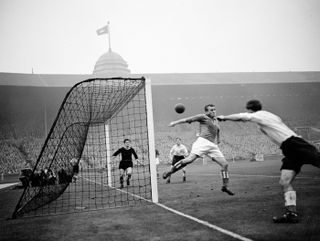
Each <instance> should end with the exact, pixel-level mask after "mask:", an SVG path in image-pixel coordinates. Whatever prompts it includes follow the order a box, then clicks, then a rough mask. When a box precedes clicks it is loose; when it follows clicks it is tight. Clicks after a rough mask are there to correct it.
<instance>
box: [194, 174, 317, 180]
mask: <svg viewBox="0 0 320 241" xmlns="http://www.w3.org/2000/svg"><path fill="white" fill-rule="evenodd" d="M197 175H198V176H220V174H215V173H212V174H209V173H203V174H201V173H199V174H197ZM229 176H230V177H232V176H234V177H269V178H280V174H279V176H272V175H263V174H235V173H231V174H229ZM295 179H320V177H295Z"/></svg>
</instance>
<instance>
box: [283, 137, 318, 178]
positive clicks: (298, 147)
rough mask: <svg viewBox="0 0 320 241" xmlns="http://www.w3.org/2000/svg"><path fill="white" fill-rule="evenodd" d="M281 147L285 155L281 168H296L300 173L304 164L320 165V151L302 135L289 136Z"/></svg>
mask: <svg viewBox="0 0 320 241" xmlns="http://www.w3.org/2000/svg"><path fill="white" fill-rule="evenodd" d="M280 149H281V150H282V153H283V155H284V158H283V159H282V166H281V170H282V169H287V170H294V171H295V172H296V173H297V174H298V173H299V172H300V170H301V167H302V166H303V165H304V164H310V165H314V166H316V167H320V152H319V151H318V150H317V148H316V147H315V146H313V145H311V144H310V143H308V142H307V141H305V140H304V139H302V138H300V137H295V136H292V137H290V138H288V139H287V140H285V141H284V142H283V143H282V144H281V147H280Z"/></svg>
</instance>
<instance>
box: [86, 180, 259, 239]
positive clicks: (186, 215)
mask: <svg viewBox="0 0 320 241" xmlns="http://www.w3.org/2000/svg"><path fill="white" fill-rule="evenodd" d="M83 179H85V180H87V181H89V182H93V183H96V184H99V185H102V186H104V187H109V188H110V186H108V185H105V184H103V183H98V182H96V181H93V180H90V179H88V178H84V177H83ZM111 188H114V189H116V190H118V191H120V192H124V193H128V194H130V195H132V196H134V197H137V198H140V199H142V200H144V201H147V202H150V203H153V204H155V205H157V206H158V207H161V208H163V209H165V210H167V211H169V212H172V213H174V214H177V215H179V216H182V217H184V218H187V219H190V220H192V221H194V222H197V223H199V224H202V225H204V226H206V227H208V228H210V229H214V230H216V231H218V232H221V233H223V234H226V235H228V236H231V237H233V238H235V239H238V240H241V241H253V240H252V239H249V238H246V237H243V236H241V235H239V234H237V233H234V232H231V231H229V230H226V229H223V228H220V227H219V226H216V225H214V224H211V223H209V222H207V221H203V220H201V219H198V218H196V217H193V216H191V215H188V214H185V213H183V212H180V211H178V210H175V209H173V208H170V207H168V206H166V205H164V204H161V203H154V202H152V201H151V200H149V199H146V198H144V197H141V196H139V195H136V194H133V193H130V192H127V191H125V190H121V189H118V188H115V187H111Z"/></svg>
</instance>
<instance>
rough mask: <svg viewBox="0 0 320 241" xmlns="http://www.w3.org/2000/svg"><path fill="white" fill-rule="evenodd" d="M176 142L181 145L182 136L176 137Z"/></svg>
mask: <svg viewBox="0 0 320 241" xmlns="http://www.w3.org/2000/svg"><path fill="white" fill-rule="evenodd" d="M176 143H177V145H180V144H181V138H180V137H177V138H176Z"/></svg>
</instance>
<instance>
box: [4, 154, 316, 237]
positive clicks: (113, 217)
mask: <svg viewBox="0 0 320 241" xmlns="http://www.w3.org/2000/svg"><path fill="white" fill-rule="evenodd" d="M280 159H281V158H279V157H278V158H273V159H272V160H266V161H264V162H249V161H241V162H236V163H230V164H229V170H230V189H231V190H232V191H234V192H235V193H236V195H235V196H228V195H227V194H225V193H222V192H221V191H220V188H221V178H220V171H219V167H218V166H217V165H216V164H215V163H210V162H209V163H208V165H202V163H201V162H196V163H194V164H191V165H189V166H187V182H186V183H183V182H182V173H179V172H178V173H176V174H174V175H173V176H172V178H171V184H165V181H164V180H162V179H159V180H158V181H159V182H158V188H159V202H160V203H161V204H163V205H165V207H169V208H172V209H174V210H177V211H180V212H181V213H183V214H186V215H189V216H191V217H194V218H197V219H199V220H202V221H205V222H207V223H209V224H211V225H213V226H216V227H219V228H221V229H223V230H227V231H230V232H232V233H235V234H238V235H240V237H243V238H248V239H251V240H310V241H311V240H312V241H315V240H320V230H319V225H320V170H319V169H317V168H315V167H312V166H304V167H303V169H302V172H301V174H300V175H299V176H298V177H297V179H296V180H295V182H294V187H295V189H296V191H297V205H298V206H297V209H298V213H299V216H300V223H297V224H274V223H272V216H273V215H280V214H282V212H283V209H284V207H283V205H284V201H283V195H282V191H281V188H280V186H279V184H278V181H279V168H280V165H281V161H280ZM168 168H169V166H160V167H159V172H160V174H161V173H162V172H163V171H164V170H167V169H168ZM133 178H134V175H133ZM10 181H11V180H10ZM13 181H14V180H13ZM21 191H22V190H19V189H13V188H5V189H2V190H0V240H46V241H47V240H55V241H56V240H128V241H129V240H238V239H237V238H234V237H232V236H230V235H228V234H225V233H222V232H220V231H217V230H216V229H213V228H210V227H208V226H205V225H203V224H201V223H198V222H196V221H193V220H190V219H188V218H186V217H183V216H181V215H178V214H175V213H172V212H170V211H168V210H167V209H165V208H163V207H161V206H158V205H155V204H151V205H146V206H141V205H140V206H138V207H125V208H111V209H101V210H98V211H92V212H80V213H79V212H77V213H74V214H63V215H54V216H46V217H35V218H21V219H15V220H12V219H9V220H7V218H9V217H10V216H11V214H12V212H13V210H14V207H15V205H16V203H17V201H18V198H19V197H20V194H21Z"/></svg>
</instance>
